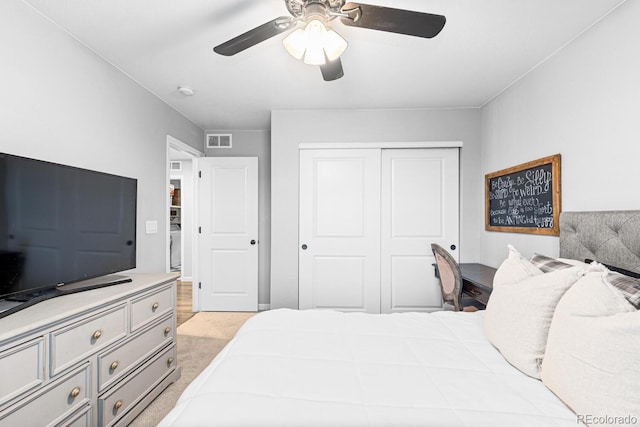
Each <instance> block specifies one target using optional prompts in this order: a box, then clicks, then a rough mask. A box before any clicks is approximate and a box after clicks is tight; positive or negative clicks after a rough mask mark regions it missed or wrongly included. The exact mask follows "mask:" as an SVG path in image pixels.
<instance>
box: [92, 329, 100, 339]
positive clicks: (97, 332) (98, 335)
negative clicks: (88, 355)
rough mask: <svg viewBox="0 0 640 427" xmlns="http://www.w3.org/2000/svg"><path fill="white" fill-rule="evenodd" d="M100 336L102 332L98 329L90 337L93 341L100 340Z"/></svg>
mask: <svg viewBox="0 0 640 427" xmlns="http://www.w3.org/2000/svg"><path fill="white" fill-rule="evenodd" d="M101 336H102V331H101V330H100V329H98V330H97V331H95V332H94V333H93V335H91V337H92V338H93V339H94V340H97V339H100V337H101Z"/></svg>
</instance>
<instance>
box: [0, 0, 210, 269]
mask: <svg viewBox="0 0 640 427" xmlns="http://www.w3.org/2000/svg"><path fill="white" fill-rule="evenodd" d="M0 61H1V65H0V81H2V83H3V85H2V90H1V95H0V151H2V152H6V153H10V154H16V155H21V156H26V157H33V158H37V159H42V160H48V161H52V162H56V163H64V164H68V165H72V166H79V167H83V168H87V169H94V170H98V171H102V172H108V173H113V174H117V175H124V176H128V177H132V178H136V179H137V180H138V222H137V230H138V238H137V244H138V247H137V265H138V270H139V271H165V260H166V258H165V253H166V252H165V251H166V244H167V236H166V231H165V227H163V226H162V224H166V221H167V220H168V212H167V211H166V197H167V191H168V190H167V188H166V182H165V181H166V158H165V156H166V140H167V139H166V135H167V134H171V135H172V136H174V137H176V138H178V139H180V140H181V141H184V142H185V143H188V144H190V145H192V146H193V147H197V148H201V147H202V141H203V132H202V130H201V129H200V128H198V127H197V126H196V125H194V124H193V123H191V122H190V121H189V120H187V119H186V118H184V117H183V116H182V115H180V114H178V113H177V112H176V111H175V110H173V109H171V108H170V107H169V106H167V105H166V104H164V103H163V102H161V101H160V100H159V99H158V98H156V97H155V96H153V95H151V94H150V93H149V92H147V91H146V90H145V89H143V88H142V87H141V86H140V85H138V84H137V83H135V82H134V81H132V80H131V79H130V78H128V77H127V76H125V75H124V74H122V73H121V72H120V71H118V70H117V69H116V68H114V67H113V66H111V65H110V64H108V63H107V62H105V61H104V60H103V59H101V58H100V57H98V56H97V55H96V54H95V53H93V52H92V51H90V50H89V49H87V48H86V47H84V46H83V45H81V44H80V43H79V42H78V41H76V40H75V39H74V38H73V37H71V36H69V35H68V34H67V33H65V32H63V31H62V30H61V29H60V28H59V27H58V26H56V25H54V24H52V23H51V22H50V21H49V20H47V19H45V18H43V17H42V16H41V15H40V14H39V13H37V12H35V11H34V10H33V9H32V8H30V7H29V6H27V5H26V4H25V3H23V2H22V1H20V0H2V1H1V2H0ZM146 220H157V221H158V225H159V227H158V230H159V232H158V234H151V235H147V234H144V230H145V227H144V224H145V221H146Z"/></svg>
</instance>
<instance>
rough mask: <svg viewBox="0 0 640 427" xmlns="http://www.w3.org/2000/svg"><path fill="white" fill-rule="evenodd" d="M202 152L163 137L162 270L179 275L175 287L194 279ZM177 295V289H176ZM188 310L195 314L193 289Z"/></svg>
mask: <svg viewBox="0 0 640 427" xmlns="http://www.w3.org/2000/svg"><path fill="white" fill-rule="evenodd" d="M200 157H204V153H202V152H201V151H199V150H197V149H195V148H193V147H191V146H190V145H187V144H185V143H183V142H182V141H180V140H178V139H176V138H174V137H172V136H170V135H167V151H166V165H167V168H166V187H165V188H167V195H168V197H167V198H166V210H165V212H166V216H167V217H166V218H167V219H166V236H167V239H166V261H165V265H166V271H167V272H172V271H173V272H179V273H180V278H179V279H178V280H179V281H178V288H180V287H181V286H184V287H186V288H189V289H191V288H193V287H192V286H191V285H192V283H193V282H195V281H196V280H197V278H196V271H197V270H196V268H197V245H196V243H197V242H196V240H197V239H196V223H197V202H198V198H197V197H196V195H197V192H198V185H197V184H198V183H197V180H196V179H195V175H196V173H197V172H194V171H197V170H198V159H199V158H200ZM178 291H179V292H180V289H178ZM190 294H192V295H191V301H192V304H191V306H192V309H193V311H199V309H198V304H197V299H198V298H197V295H196V294H197V287H195V289H193V291H192V292H190Z"/></svg>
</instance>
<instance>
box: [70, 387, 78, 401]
mask: <svg viewBox="0 0 640 427" xmlns="http://www.w3.org/2000/svg"><path fill="white" fill-rule="evenodd" d="M78 396H80V387H74V388H73V390H71V393H69V397H71V398H72V399H75V398H76V397H78Z"/></svg>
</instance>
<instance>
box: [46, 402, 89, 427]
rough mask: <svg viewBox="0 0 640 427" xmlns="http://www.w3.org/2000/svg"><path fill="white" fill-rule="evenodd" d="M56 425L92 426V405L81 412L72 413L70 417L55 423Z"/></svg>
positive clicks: (65, 426)
mask: <svg viewBox="0 0 640 427" xmlns="http://www.w3.org/2000/svg"><path fill="white" fill-rule="evenodd" d="M52 426H55V427H91V406H87V407H86V408H84V409H82V410H81V411H80V412H77V413H75V414H73V415H71V416H70V417H69V418H67V419H65V420H63V421H62V422H59V423H54V424H52Z"/></svg>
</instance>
